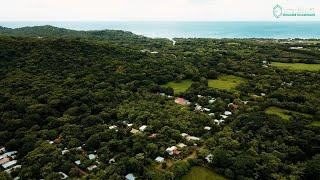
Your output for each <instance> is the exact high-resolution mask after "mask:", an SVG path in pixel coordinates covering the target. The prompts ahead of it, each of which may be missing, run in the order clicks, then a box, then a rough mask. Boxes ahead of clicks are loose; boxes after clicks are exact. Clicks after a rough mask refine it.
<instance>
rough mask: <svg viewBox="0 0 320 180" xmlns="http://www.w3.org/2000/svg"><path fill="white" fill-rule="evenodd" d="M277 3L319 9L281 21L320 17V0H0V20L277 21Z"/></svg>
mask: <svg viewBox="0 0 320 180" xmlns="http://www.w3.org/2000/svg"><path fill="white" fill-rule="evenodd" d="M276 4H280V5H282V6H283V7H285V8H315V9H316V10H317V14H316V17H300V18H296V17H283V18H281V19H280V20H293V21H296V20H320V16H319V14H320V0H0V21H75V20H76V21H82V20H86V21H117V20H123V21H128V20H135V21H143V20H145V21H147V20H186V21H236V20H241V21H250V20H263V21H274V20H276V19H275V18H274V17H273V14H272V11H273V7H274V6H275V5H276ZM277 20H279V19H277Z"/></svg>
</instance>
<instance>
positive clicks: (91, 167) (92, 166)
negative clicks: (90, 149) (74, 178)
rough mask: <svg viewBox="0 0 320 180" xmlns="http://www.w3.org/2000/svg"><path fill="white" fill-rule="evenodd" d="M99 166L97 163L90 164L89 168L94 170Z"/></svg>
mask: <svg viewBox="0 0 320 180" xmlns="http://www.w3.org/2000/svg"><path fill="white" fill-rule="evenodd" d="M97 167H98V166H97V165H91V166H89V167H88V168H87V169H88V170H89V171H92V170H94V169H95V168H97Z"/></svg>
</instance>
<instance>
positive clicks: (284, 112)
mask: <svg viewBox="0 0 320 180" xmlns="http://www.w3.org/2000/svg"><path fill="white" fill-rule="evenodd" d="M265 112H266V113H267V114H270V115H277V116H279V117H281V118H282V119H283V120H286V121H289V119H290V117H291V116H290V115H288V113H289V112H290V111H288V110H286V109H281V108H278V107H269V108H267V109H266V110H265Z"/></svg>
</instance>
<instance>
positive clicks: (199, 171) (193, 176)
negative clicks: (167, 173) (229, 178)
mask: <svg viewBox="0 0 320 180" xmlns="http://www.w3.org/2000/svg"><path fill="white" fill-rule="evenodd" d="M181 180H225V178H224V177H222V176H220V175H218V174H216V173H215V172H213V171H212V170H210V169H208V168H204V167H200V166H195V167H192V168H191V170H190V171H189V172H188V173H187V174H186V175H184V176H183V177H182V178H181Z"/></svg>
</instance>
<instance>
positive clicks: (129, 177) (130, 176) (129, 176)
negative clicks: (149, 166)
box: [126, 173, 136, 180]
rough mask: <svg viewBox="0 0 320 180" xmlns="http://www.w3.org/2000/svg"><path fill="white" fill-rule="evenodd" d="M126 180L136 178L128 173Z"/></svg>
mask: <svg viewBox="0 0 320 180" xmlns="http://www.w3.org/2000/svg"><path fill="white" fill-rule="evenodd" d="M126 179H127V180H135V179H136V177H134V175H133V174H132V173H129V174H127V175H126Z"/></svg>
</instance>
